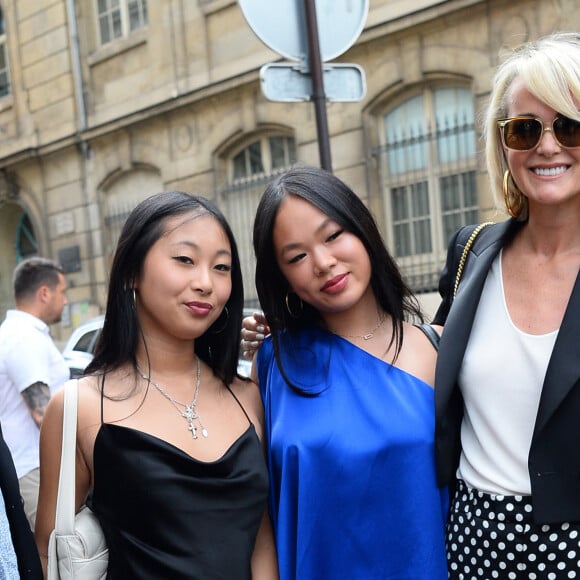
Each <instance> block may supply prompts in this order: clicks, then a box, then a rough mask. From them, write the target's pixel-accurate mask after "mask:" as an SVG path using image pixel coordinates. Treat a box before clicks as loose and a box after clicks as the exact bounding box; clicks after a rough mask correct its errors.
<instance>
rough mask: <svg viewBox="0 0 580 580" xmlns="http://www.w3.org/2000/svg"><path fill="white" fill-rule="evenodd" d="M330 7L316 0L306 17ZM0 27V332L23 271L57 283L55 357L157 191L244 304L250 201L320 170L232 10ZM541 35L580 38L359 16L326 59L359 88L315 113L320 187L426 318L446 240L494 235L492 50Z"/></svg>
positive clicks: (291, 109) (395, 13) (136, 0)
mask: <svg viewBox="0 0 580 580" xmlns="http://www.w3.org/2000/svg"><path fill="white" fill-rule="evenodd" d="M272 1H275V0H272ZM297 1H298V0H297ZM341 1H342V0H326V1H324V0H317V5H318V10H319V11H320V10H328V9H330V10H331V11H332V4H333V3H338V2H341ZM0 9H1V11H2V19H1V26H2V27H1V30H0V309H1V310H2V312H0V314H2V315H3V312H4V310H5V308H7V307H8V306H9V305H10V304H11V273H12V270H13V268H14V266H15V265H16V263H17V261H18V260H20V259H21V258H22V257H25V256H27V255H30V254H40V255H44V256H48V257H51V258H54V259H57V260H60V261H61V262H62V263H63V264H64V265H65V267H66V269H67V280H68V283H69V286H70V290H69V301H70V308H69V311H68V312H67V317H66V318H65V320H64V321H63V325H62V328H59V329H56V334H57V335H58V333H60V336H57V339H59V338H60V339H63V338H64V337H66V335H68V333H69V332H70V329H71V327H73V326H76V325H77V324H78V323H80V322H82V321H83V320H84V319H86V318H89V317H91V316H93V315H95V314H97V313H99V312H101V311H102V309H103V307H104V304H105V298H106V292H107V274H108V267H109V265H110V258H111V254H112V252H113V250H114V245H115V242H116V239H117V236H118V233H119V228H120V225H121V224H122V222H123V219H124V216H126V214H127V212H128V211H130V209H131V208H132V207H133V206H134V205H135V204H136V203H137V202H138V201H139V200H141V199H143V198H144V197H146V196H148V195H150V194H151V193H154V192H157V191H161V190H167V189H179V190H185V191H191V192H196V193H202V194H204V195H206V196H208V197H210V198H212V199H213V200H215V201H216V203H217V204H218V205H219V206H220V207H221V208H222V209H223V210H224V212H225V214H226V216H227V217H228V219H229V220H230V222H231V223H232V227H233V229H234V232H235V234H236V237H237V239H238V242H239V245H240V250H241V255H242V259H243V262H244V277H245V283H246V287H247V292H246V295H247V302H248V304H251V305H253V304H255V303H256V302H255V291H254V290H253V284H252V269H253V257H252V252H251V239H250V238H251V224H252V220H253V212H254V210H255V207H256V204H257V200H258V198H259V194H260V192H261V190H263V185H264V183H265V182H266V181H267V180H268V179H269V178H270V177H271V176H272V175H273V174H275V173H276V172H278V171H280V170H282V169H283V168H285V167H288V166H289V165H291V164H292V163H295V162H299V163H310V164H315V165H316V164H318V163H319V154H318V144H317V130H316V122H315V111H314V108H313V105H312V103H308V102H304V103H283V102H272V101H268V100H267V99H266V98H265V97H264V96H263V94H262V91H261V87H260V74H259V73H260V68H261V66H262V65H264V64H266V63H271V62H280V61H283V60H284V59H283V58H282V57H281V56H280V55H278V54H277V53H275V52H273V51H272V50H270V49H269V48H267V47H266V46H265V45H264V44H263V43H262V42H261V41H260V40H259V39H258V38H257V37H256V35H255V34H254V33H253V32H252V30H251V28H250V27H249V26H248V23H247V22H246V20H245V18H244V15H243V13H242V11H241V9H240V6H239V5H238V3H237V2H235V1H234V0H190V1H187V2H184V1H183V0H155V1H154V2H153V1H151V0H149V1H147V0H118V1H117V2H114V1H113V0H2V1H0ZM319 17H320V16H319ZM555 30H580V11H579V10H578V8H577V1H576V0H511V1H510V2H505V1H504V0H370V3H369V12H368V17H367V19H366V22H365V25H364V30H363V31H362V33H361V35H360V36H359V37H358V39H357V40H356V42H355V44H354V45H353V46H352V47H351V48H350V49H348V50H347V51H346V52H345V53H344V54H342V55H341V56H340V57H338V58H336V59H335V61H333V62H341V63H354V64H357V65H360V66H361V67H362V69H363V70H364V72H365V81H366V93H365V96H364V98H363V99H362V100H360V101H357V102H332V103H328V104H327V107H326V112H327V119H328V127H329V135H330V137H329V140H330V149H331V155H332V166H333V170H334V172H335V173H336V174H337V175H338V176H339V177H341V178H342V179H344V180H345V181H346V182H347V183H349V185H351V187H352V188H353V189H354V190H355V191H356V192H357V193H358V194H359V195H360V196H361V197H362V198H363V199H364V200H365V202H366V203H367V204H368V205H369V207H371V208H372V210H373V212H374V214H375V216H376V218H377V221H378V223H379V225H380V227H381V230H382V232H383V234H384V237H385V240H386V241H387V243H388V244H389V247H390V248H391V250H392V251H393V253H394V254H395V255H396V257H397V259H398V260H399V262H400V263H401V266H402V268H403V270H404V271H405V273H406V275H408V277H409V280H410V282H411V284H412V286H413V287H414V288H415V289H416V290H417V291H418V292H423V293H424V294H422V296H424V297H425V301H426V302H425V304H426V308H427V309H429V308H430V307H431V306H430V304H431V303H430V302H429V296H432V292H433V290H434V288H435V280H436V275H437V272H438V271H439V269H440V267H441V265H442V261H443V259H444V255H445V249H446V245H447V240H448V237H449V235H450V233H451V232H452V231H453V230H454V229H455V228H456V227H457V226H458V225H461V224H462V223H468V222H469V223H473V222H474V221H479V220H482V219H489V218H492V219H495V220H500V219H504V217H505V216H503V215H501V214H497V213H496V211H495V209H494V206H493V201H492V200H491V199H490V196H489V193H488V188H487V184H486V175H485V172H484V169H483V158H482V149H483V145H482V142H481V126H480V124H479V119H480V117H481V114H482V112H483V110H484V108H485V103H486V98H487V95H488V93H489V88H490V82H491V78H492V75H493V72H494V69H495V67H496V65H497V63H498V62H499V59H500V58H501V54H502V51H504V50H505V49H506V48H510V47H512V46H514V45H517V44H519V43H520V42H522V41H525V40H528V39H531V38H535V37H538V36H541V35H543V34H546V33H549V32H551V31H555Z"/></svg>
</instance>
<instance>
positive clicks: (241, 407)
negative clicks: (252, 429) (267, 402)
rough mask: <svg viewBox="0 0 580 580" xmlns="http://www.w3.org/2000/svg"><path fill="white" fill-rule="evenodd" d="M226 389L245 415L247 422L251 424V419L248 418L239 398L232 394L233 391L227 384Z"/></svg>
mask: <svg viewBox="0 0 580 580" xmlns="http://www.w3.org/2000/svg"><path fill="white" fill-rule="evenodd" d="M226 389H227V390H228V391H229V392H230V394H231V395H232V397H233V398H234V399H235V401H236V403H237V404H238V405H239V406H240V409H241V410H242V411H243V413H244V415H245V416H246V419H247V420H248V423H249V424H250V425H253V423H252V420H251V419H250V417H249V416H248V414H247V413H246V410H245V409H244V406H243V405H242V403H240V400H239V399H238V397H236V396H235V395H234V392H233V391H232V390H231V389H230V387H229V386H228V385H226Z"/></svg>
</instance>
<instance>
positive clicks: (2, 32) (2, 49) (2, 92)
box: [0, 8, 10, 97]
mask: <svg viewBox="0 0 580 580" xmlns="http://www.w3.org/2000/svg"><path fill="white" fill-rule="evenodd" d="M9 94H10V75H9V73H8V52H7V50H6V25H5V22H4V12H3V11H2V8H0V97H4V96H6V95H9Z"/></svg>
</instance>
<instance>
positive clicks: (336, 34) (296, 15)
mask: <svg viewBox="0 0 580 580" xmlns="http://www.w3.org/2000/svg"><path fill="white" fill-rule="evenodd" d="M238 3H239V5H240V8H241V10H242V13H243V15H244V17H245V19H246V20H247V22H248V24H249V25H250V28H251V29H252V30H253V31H254V33H255V34H256V35H257V36H258V38H260V40H261V41H262V42H263V43H264V44H265V45H266V46H268V47H270V48H271V49H272V50H274V51H275V52H277V53H279V54H281V55H282V56H284V57H286V58H288V59H290V60H298V61H304V60H306V59H307V58H308V38H307V34H306V16H305V13H304V1H303V0H238ZM315 6H316V20H317V23H318V38H319V40H318V42H319V45H320V58H321V60H322V61H328V60H332V59H333V58H336V57H337V56H339V55H341V54H342V53H343V52H346V51H347V50H348V49H349V48H350V47H351V46H352V45H353V44H354V42H355V40H356V39H357V38H358V37H359V35H360V33H361V32H362V29H363V27H364V24H365V21H366V18H367V14H368V10H369V0H315Z"/></svg>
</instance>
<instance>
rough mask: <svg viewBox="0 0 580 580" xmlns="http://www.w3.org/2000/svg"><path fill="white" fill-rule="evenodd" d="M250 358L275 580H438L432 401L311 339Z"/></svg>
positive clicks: (422, 387)
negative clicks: (259, 406)
mask: <svg viewBox="0 0 580 580" xmlns="http://www.w3.org/2000/svg"><path fill="white" fill-rule="evenodd" d="M281 352H282V359H283V364H284V370H285V371H286V373H287V375H288V377H289V378H290V380H292V381H293V382H295V383H296V384H297V385H299V386H300V387H301V388H303V389H304V390H305V391H306V392H307V394H308V396H304V395H300V394H298V393H296V392H295V391H293V390H292V389H291V388H290V387H289V386H288V385H287V383H286V382H285V381H284V379H283V378H282V376H281V374H280V371H279V369H278V366H277V364H276V361H275V358H274V355H273V346H272V342H271V339H270V338H268V339H267V340H266V341H265V342H264V344H263V345H262V347H261V349H260V351H259V353H258V361H257V364H258V376H259V383H260V391H261V393H262V398H263V401H264V407H265V414H266V435H267V443H268V450H267V451H268V464H269V470H270V484H271V492H270V510H271V517H272V521H273V525H274V530H275V534H276V544H277V550H278V560H279V567H280V576H281V580H290V579H296V580H344V579H346V578H348V579H349V580H350V579H352V580H373V579H400V580H402V579H407V580H422V579H424V580H438V579H444V578H447V565H446V559H445V534H444V531H445V520H446V516H447V508H448V494H447V489H440V488H438V487H437V484H436V475H435V455H434V428H435V427H434V425H435V422H434V392H433V389H432V388H431V387H430V386H429V385H427V384H426V383H424V382H423V381H421V380H419V379H417V378H416V377H414V376H412V375H410V374H408V373H406V372H404V371H402V370H400V369H398V368H396V367H394V366H392V365H390V364H387V363H385V362H384V361H382V360H380V359H377V358H375V357H374V356H372V355H370V354H368V353H367V352H365V351H363V350H361V349H359V348H357V347H356V346H354V345H353V344H351V343H350V342H348V341H346V340H343V339H342V338H340V337H338V336H336V335H333V334H331V333H329V332H326V331H324V330H322V329H319V328H311V329H308V330H307V331H301V332H298V333H293V334H292V335H288V334H285V335H283V337H282V351H281Z"/></svg>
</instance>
